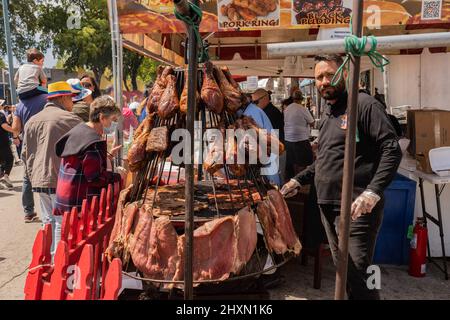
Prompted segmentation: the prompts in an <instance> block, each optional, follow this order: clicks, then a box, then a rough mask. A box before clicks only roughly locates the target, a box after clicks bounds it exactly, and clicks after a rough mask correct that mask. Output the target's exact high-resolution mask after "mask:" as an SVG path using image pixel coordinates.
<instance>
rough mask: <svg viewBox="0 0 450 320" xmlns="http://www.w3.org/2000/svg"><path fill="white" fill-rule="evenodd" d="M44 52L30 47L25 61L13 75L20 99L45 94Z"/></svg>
mask: <svg viewBox="0 0 450 320" xmlns="http://www.w3.org/2000/svg"><path fill="white" fill-rule="evenodd" d="M44 60H45V58H44V54H43V53H42V52H40V51H39V50H37V49H35V48H32V49H29V50H28V51H27V61H28V62H27V63H25V64H23V65H21V66H20V67H19V70H17V72H16V75H15V77H14V82H15V84H16V86H17V94H18V96H19V98H20V100H25V99H28V98H32V97H34V96H37V95H40V94H47V88H46V87H47V75H46V74H45V71H44V69H43V68H44Z"/></svg>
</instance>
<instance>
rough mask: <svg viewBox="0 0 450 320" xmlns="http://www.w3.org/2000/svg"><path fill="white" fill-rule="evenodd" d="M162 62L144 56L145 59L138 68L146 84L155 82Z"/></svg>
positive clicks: (139, 74) (140, 76)
mask: <svg viewBox="0 0 450 320" xmlns="http://www.w3.org/2000/svg"><path fill="white" fill-rule="evenodd" d="M160 64H161V63H160V62H159V61H156V60H153V59H149V58H144V61H143V62H142V63H141V66H140V67H139V70H138V77H139V79H141V80H142V81H143V82H144V83H145V84H148V83H150V82H154V81H155V78H156V72H157V69H158V66H159V65H160Z"/></svg>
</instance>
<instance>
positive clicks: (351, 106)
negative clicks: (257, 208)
mask: <svg viewBox="0 0 450 320" xmlns="http://www.w3.org/2000/svg"><path fill="white" fill-rule="evenodd" d="M353 12H354V13H355V14H354V15H353V21H354V24H353V30H352V32H353V34H354V35H356V36H357V37H361V34H362V27H363V3H362V1H359V0H353ZM360 66H361V57H352V59H351V67H350V70H349V72H350V79H349V80H350V81H349V96H348V108H347V114H348V120H347V121H348V128H347V137H346V141H345V158H344V177H343V182H342V199H341V215H340V220H339V250H338V257H337V271H336V288H335V299H336V300H343V299H344V298H345V291H346V290H345V289H346V286H347V265H348V242H349V235H350V216H351V215H350V214H351V212H350V209H351V205H352V194H353V181H354V171H355V151H356V126H357V117H358V110H357V104H358V89H359V73H360Z"/></svg>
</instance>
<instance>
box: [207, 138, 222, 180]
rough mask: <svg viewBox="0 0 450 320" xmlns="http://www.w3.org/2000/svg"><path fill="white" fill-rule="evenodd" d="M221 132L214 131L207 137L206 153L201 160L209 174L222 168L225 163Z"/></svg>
mask: <svg viewBox="0 0 450 320" xmlns="http://www.w3.org/2000/svg"><path fill="white" fill-rule="evenodd" d="M224 147H225V146H224V137H223V134H221V133H219V131H217V132H216V134H215V135H211V136H209V137H208V151H207V152H208V153H207V155H206V158H205V160H204V162H203V167H204V168H205V170H206V171H207V172H209V173H210V174H214V173H216V172H217V171H219V170H220V169H222V168H223V165H224V163H225V153H224Z"/></svg>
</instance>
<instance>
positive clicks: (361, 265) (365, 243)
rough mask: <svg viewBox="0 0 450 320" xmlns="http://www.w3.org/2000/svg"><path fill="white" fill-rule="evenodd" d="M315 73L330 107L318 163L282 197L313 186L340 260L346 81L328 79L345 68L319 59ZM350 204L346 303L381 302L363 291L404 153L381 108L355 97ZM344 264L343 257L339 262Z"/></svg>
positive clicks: (335, 58)
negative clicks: (389, 190)
mask: <svg viewBox="0 0 450 320" xmlns="http://www.w3.org/2000/svg"><path fill="white" fill-rule="evenodd" d="M315 60H316V65H315V69H314V74H315V80H316V87H317V89H318V91H319V93H320V95H321V96H322V98H323V99H325V100H326V101H327V102H328V106H327V110H326V111H325V112H324V116H323V118H322V121H321V127H320V134H319V142H318V146H319V148H318V151H317V159H316V161H315V162H314V163H313V164H312V165H310V166H309V167H307V168H306V169H305V170H303V171H302V172H300V173H299V174H298V175H297V176H295V177H294V178H293V179H292V180H290V181H289V182H288V183H287V184H286V185H284V186H283V188H282V190H281V193H282V194H283V195H285V197H291V196H294V195H295V194H296V193H297V192H298V190H299V188H300V187H301V186H303V185H307V184H311V183H314V185H315V188H316V191H317V202H318V204H319V208H320V212H321V219H322V224H323V226H324V228H325V231H326V234H327V238H328V242H329V244H330V247H331V252H332V256H333V261H334V263H335V264H337V261H338V237H339V234H338V233H339V230H338V228H337V226H338V225H339V220H340V210H341V208H340V204H341V194H342V179H343V170H344V154H345V141H346V131H347V130H348V121H347V114H348V113H347V112H348V105H347V102H348V93H347V90H346V86H345V81H346V79H347V76H348V74H347V70H345V69H344V76H343V77H342V79H341V80H340V81H339V82H338V83H337V84H336V85H335V86H332V85H331V84H332V78H333V76H334V75H335V74H336V73H337V72H338V69H339V68H340V66H342V64H343V59H342V57H341V56H339V55H326V56H317V57H316V59H315ZM357 108H358V117H357V127H358V132H357V138H356V141H357V142H356V154H355V172H354V189H353V192H354V193H353V195H352V199H353V201H354V202H353V203H352V205H351V220H352V221H351V225H350V238H349V243H348V246H349V256H348V283H347V295H348V298H349V299H362V300H370V299H379V298H380V293H379V290H376V289H374V290H372V289H371V288H370V287H369V286H367V281H368V278H369V277H370V273H367V268H368V267H369V266H370V265H371V264H372V259H373V254H374V249H375V243H376V239H377V234H378V231H379V230H380V227H381V222H382V219H383V207H384V200H383V194H384V190H385V189H386V188H387V187H388V186H389V184H390V183H391V182H392V180H393V178H394V176H395V174H396V172H397V169H398V167H399V164H400V161H401V158H402V152H401V149H400V146H399V144H398V141H397V135H396V133H395V130H394V128H393V126H392V124H391V122H390V121H389V118H388V116H387V113H386V111H385V109H384V107H383V105H382V104H381V103H380V102H379V101H378V100H376V99H375V98H373V97H372V96H370V95H367V94H365V93H359V96H358V106H357ZM341 259H342V257H341Z"/></svg>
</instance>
